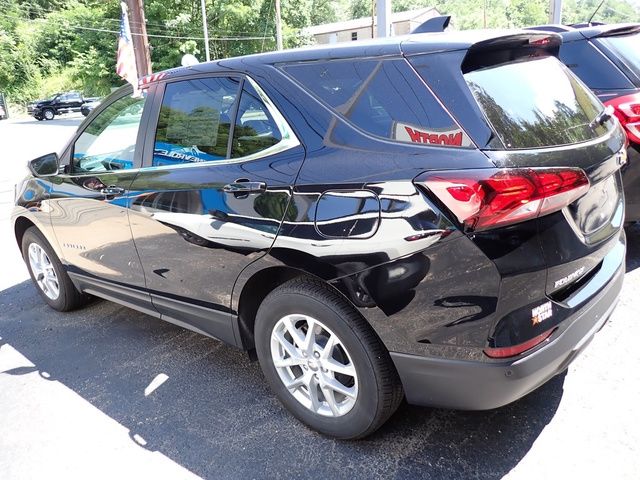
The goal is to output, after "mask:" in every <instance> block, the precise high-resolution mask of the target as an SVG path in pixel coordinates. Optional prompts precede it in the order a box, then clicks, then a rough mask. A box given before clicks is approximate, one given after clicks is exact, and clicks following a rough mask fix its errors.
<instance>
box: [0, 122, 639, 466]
mask: <svg viewBox="0 0 640 480" xmlns="http://www.w3.org/2000/svg"><path fill="white" fill-rule="evenodd" d="M81 119H82V118H81V117H79V116H75V117H62V118H58V119H56V120H54V121H51V122H37V121H35V120H12V121H2V122H0V145H1V146H2V149H1V150H0V151H1V152H2V153H1V154H0V161H1V163H2V170H1V172H0V248H2V263H1V265H2V274H1V275H0V425H1V428H2V434H1V435H0V478H2V479H24V478H172V479H173V478H196V477H202V478H243V479H245V478H309V477H313V478H411V479H414V478H438V479H439V478H442V479H449V478H465V479H467V478H481V479H486V478H502V477H504V476H506V477H507V478H513V479H520V478H526V479H529V478H531V479H544V478H562V477H567V478H583V479H590V478H616V479H622V478H628V479H636V478H638V477H639V476H640V414H639V413H638V411H639V410H638V404H639V403H640V373H639V369H638V366H639V365H640V348H638V343H639V341H640V298H639V297H638V293H637V291H640V268H639V267H640V226H638V225H636V226H633V227H629V228H627V237H628V254H627V274H626V279H625V286H624V290H623V293H622V297H621V299H620V303H619V305H618V308H617V309H616V311H615V313H614V315H613V316H612V318H611V319H610V321H609V322H608V323H607V324H606V325H605V327H604V328H603V330H602V331H601V332H600V333H599V334H598V335H597V336H596V338H595V339H594V341H593V342H592V344H591V345H590V346H589V348H588V349H587V350H586V352H585V353H584V354H583V355H581V356H580V357H579V358H578V359H577V360H576V361H575V362H574V363H573V364H572V365H571V367H570V368H569V370H568V372H567V373H566V374H563V375H560V376H558V377H556V378H554V379H553V380H551V381H550V382H548V383H547V384H546V385H544V386H543V387H541V388H540V389H538V390H537V391H535V392H533V393H531V394H530V395H528V396H527V397H525V398H523V399H522V400H520V401H518V402H516V403H513V404H511V405H509V406H507V407H504V408H501V409H498V410H493V411H488V412H457V411H450V410H440V409H427V408H417V407H411V406H408V405H403V406H401V407H400V409H399V410H398V412H397V413H396V414H395V415H394V416H393V417H392V418H391V420H390V421H389V422H388V423H387V424H386V425H385V426H384V427H383V428H382V429H381V430H379V431H378V432H377V433H375V434H374V435H372V436H371V437H369V438H367V439H366V440H362V441H359V442H341V441H335V440H331V439H327V438H324V437H322V436H320V435H318V434H316V433H314V432H312V431H310V430H308V429H307V428H305V427H304V426H302V425H301V424H299V423H298V422H297V421H296V420H295V419H293V417H291V416H290V415H289V414H288V413H287V412H286V411H285V410H284V408H283V407H282V406H281V405H280V404H279V403H278V401H277V400H276V399H275V397H273V396H272V395H271V393H270V391H269V389H268V388H267V387H266V385H265V383H264V379H263V377H262V373H261V371H260V368H259V366H258V364H257V363H252V362H250V361H249V359H248V358H247V356H246V354H244V353H243V352H241V351H238V350H235V349H233V348H231V347H228V346H226V345H224V344H222V343H220V342H218V341H216V340H212V339H209V338H206V337H203V336H200V335H198V334H196V333H191V332H189V331H187V330H184V329H182V328H179V327H176V326H174V325H171V324H168V323H163V322H161V321H159V320H157V319H155V318H152V317H149V316H147V315H144V314H142V313H138V312H136V311H133V310H130V309H127V308H125V307H120V306H118V305H115V304H112V303H109V302H106V301H98V300H96V301H95V302H93V303H92V304H91V305H90V306H88V307H87V308H85V309H83V310H80V311H76V312H73V313H68V314H60V313H57V312H54V311H53V310H51V309H49V308H48V307H47V306H46V305H45V304H44V302H42V301H41V299H40V297H39V296H38V294H37V292H36V290H35V288H34V287H33V286H32V285H31V283H30V281H29V280H28V274H27V271H26V268H25V267H24V265H23V263H22V260H21V258H20V254H19V251H18V248H17V247H16V245H15V239H14V238H13V233H12V231H11V226H10V223H9V213H10V210H11V206H12V201H13V185H14V183H15V181H16V180H17V179H19V178H20V177H21V176H22V175H24V173H25V172H26V170H25V166H24V164H25V161H26V160H28V159H29V158H32V157H34V156H36V155H39V154H45V153H49V152H50V151H52V150H56V149H58V148H59V147H60V146H62V145H63V144H64V142H65V139H66V138H67V137H68V136H70V135H71V134H72V133H73V131H74V129H75V128H76V127H77V125H79V123H80V121H81ZM154 380H155V381H154ZM152 386H153V387H156V388H155V389H154V388H152ZM488 388H490V387H488Z"/></svg>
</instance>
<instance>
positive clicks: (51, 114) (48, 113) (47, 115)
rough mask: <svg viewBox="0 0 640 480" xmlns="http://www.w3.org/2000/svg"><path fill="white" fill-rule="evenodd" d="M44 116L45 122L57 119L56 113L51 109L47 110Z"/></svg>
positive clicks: (43, 113)
mask: <svg viewBox="0 0 640 480" xmlns="http://www.w3.org/2000/svg"><path fill="white" fill-rule="evenodd" d="M42 116H43V118H44V119H45V120H53V119H54V118H55V117H56V112H54V111H53V109H51V108H45V109H44V110H43V111H42Z"/></svg>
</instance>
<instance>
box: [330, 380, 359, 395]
mask: <svg viewBox="0 0 640 480" xmlns="http://www.w3.org/2000/svg"><path fill="white" fill-rule="evenodd" d="M324 383H325V385H326V386H327V387H328V388H330V389H331V390H333V391H334V392H338V393H341V394H342V395H344V396H346V397H350V398H356V393H355V389H354V388H353V387H345V386H344V385H343V384H341V383H340V382H339V381H338V380H336V379H335V378H330V379H326V380H325V382H324Z"/></svg>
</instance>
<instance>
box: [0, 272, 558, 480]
mask: <svg viewBox="0 0 640 480" xmlns="http://www.w3.org/2000/svg"><path fill="white" fill-rule="evenodd" d="M0 337H1V338H2V342H4V343H6V344H8V345H11V346H12V347H13V348H15V349H16V350H17V351H19V352H20V353H21V354H22V355H24V356H25V357H27V358H28V359H29V360H30V361H31V362H32V363H33V364H34V365H35V367H20V368H15V369H13V370H9V371H6V372H0V375H7V374H8V375H34V374H36V375H38V374H39V375H41V376H42V377H43V378H46V379H47V380H51V381H59V382H61V383H63V384H64V385H66V386H67V387H69V388H70V389H72V390H73V391H75V392H76V393H77V394H78V395H80V396H82V397H83V398H84V399H86V400H87V401H88V402H90V403H91V404H92V405H94V406H95V407H97V408H98V409H100V410H101V411H102V412H104V413H105V414H107V415H108V416H109V417H111V418H113V419H114V420H116V421H117V422H119V423H120V424H122V425H123V426H125V427H126V428H128V429H129V430H130V432H129V435H130V437H131V439H132V441H135V442H136V443H138V444H140V445H143V446H144V447H145V448H147V449H149V450H151V451H159V452H160V453H162V454H164V455H166V456H167V457H169V458H171V459H172V460H173V461H175V462H177V463H179V464H181V465H182V466H184V467H185V468H187V469H189V470H191V471H192V472H194V473H196V474H198V475H200V476H202V477H205V478H274V477H285V476H286V477H287V478H309V477H311V476H313V477H316V478H382V477H384V478H389V477H394V478H447V479H449V478H470V477H479V478H500V477H502V476H503V475H504V474H506V473H507V472H509V471H510V470H511V469H512V468H513V467H515V466H516V465H517V464H518V462H519V461H520V460H521V459H522V458H523V456H524V455H525V454H526V453H527V451H528V450H529V449H530V448H531V446H532V444H533V442H534V441H535V440H536V438H538V436H539V434H540V433H541V431H542V430H543V429H544V427H545V426H546V425H547V424H548V423H549V422H550V421H551V419H552V418H553V416H554V414H555V412H556V410H557V408H558V405H559V403H560V399H561V397H562V394H563V383H564V375H561V376H558V377H556V378H554V379H552V380H551V381H550V382H548V383H547V384H546V385H544V386H542V387H541V388H539V389H538V390H536V391H534V392H533V393H531V394H529V395H528V396H527V397H525V398H523V399H521V400H520V401H518V402H515V403H513V404H511V405H508V406H506V407H503V408H501V409H498V410H492V411H488V412H456V411H450V410H441V409H428V408H418V407H412V406H409V405H406V404H403V405H402V406H401V407H400V409H399V410H398V412H397V413H396V414H395V415H394V416H393V417H392V418H391V419H390V420H389V422H388V423H387V424H385V425H384V426H383V427H382V428H381V429H380V430H379V431H378V432H376V433H375V434H373V435H372V436H370V437H368V438H366V439H364V440H361V441H357V442H345V441H335V440H332V439H329V438H325V437H323V436H321V435H319V434H316V433H314V432H312V431H311V430H309V429H307V428H305V427H304V426H303V425H301V424H299V423H298V422H297V421H296V420H295V419H294V418H293V417H291V416H290V415H289V414H288V413H287V412H286V411H285V410H284V408H283V407H281V406H280V404H279V403H278V401H277V400H276V399H275V398H274V396H273V395H272V394H271V393H270V391H269V389H268V388H267V386H266V385H265V382H264V379H263V376H262V373H261V371H260V367H259V365H258V364H257V363H252V362H250V361H249V359H248V357H247V355H246V354H245V353H243V352H241V351H239V350H236V349H234V348H232V347H228V346H226V345H224V344H222V343H221V342H218V341H216V340H212V339H209V338H206V337H204V336H201V335H198V334H195V333H191V332H189V331H187V330H184V329H182V328H179V327H176V326H173V325H171V324H168V323H165V322H162V321H159V320H157V319H155V318H152V317H150V316H147V315H144V314H141V313H137V312H135V311H133V310H130V309H127V308H124V307H120V306H117V305H115V304H113V303H110V302H106V301H95V302H94V303H93V304H91V305H90V306H88V307H86V308H85V309H83V310H80V311H76V312H71V313H66V314H60V313H57V312H53V311H52V310H51V309H49V308H48V307H47V306H46V305H44V302H43V301H42V300H41V299H40V297H39V296H38V294H37V293H36V291H35V289H34V287H33V286H32V285H31V283H30V282H23V283H21V284H19V285H16V286H14V287H11V288H9V289H7V290H4V291H2V292H0ZM0 348H4V347H1V346H0ZM0 353H1V350H0ZM159 374H165V375H166V376H168V379H166V381H165V382H164V383H162V384H161V385H160V386H159V387H157V388H156V389H155V390H154V391H153V392H152V393H150V394H149V395H148V396H145V388H147V387H148V385H149V384H150V383H151V382H152V380H153V379H154V378H156V377H157V376H158V375H159ZM487 388H490V387H489V386H487ZM41 401H42V402H46V401H47V399H45V398H43V399H41ZM2 408H5V407H4V406H2ZM32 434H33V435H37V434H38V432H32ZM90 440H94V439H90ZM95 440H96V441H99V439H95ZM69 455H73V453H72V452H69Z"/></svg>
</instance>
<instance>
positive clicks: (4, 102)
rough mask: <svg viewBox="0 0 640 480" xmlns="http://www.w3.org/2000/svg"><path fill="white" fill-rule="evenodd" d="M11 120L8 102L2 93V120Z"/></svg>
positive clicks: (0, 111) (0, 95) (0, 108)
mask: <svg viewBox="0 0 640 480" xmlns="http://www.w3.org/2000/svg"><path fill="white" fill-rule="evenodd" d="M7 118H9V108H8V107H7V100H6V97H5V96H4V93H2V92H0V120H6V119H7Z"/></svg>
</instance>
